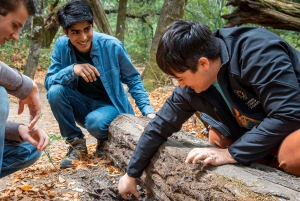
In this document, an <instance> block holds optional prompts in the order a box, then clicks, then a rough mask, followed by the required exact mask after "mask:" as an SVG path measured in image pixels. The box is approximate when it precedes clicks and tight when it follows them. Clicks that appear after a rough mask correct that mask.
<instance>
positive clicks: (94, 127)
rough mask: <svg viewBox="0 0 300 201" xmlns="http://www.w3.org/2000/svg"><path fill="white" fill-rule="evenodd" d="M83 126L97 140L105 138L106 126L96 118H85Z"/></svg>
mask: <svg viewBox="0 0 300 201" xmlns="http://www.w3.org/2000/svg"><path fill="white" fill-rule="evenodd" d="M84 126H85V128H86V129H87V131H88V132H89V133H90V134H91V135H93V136H94V137H95V138H97V139H103V138H106V137H107V131H108V125H105V124H104V123H103V121H97V119H96V118H86V119H85V125H84Z"/></svg>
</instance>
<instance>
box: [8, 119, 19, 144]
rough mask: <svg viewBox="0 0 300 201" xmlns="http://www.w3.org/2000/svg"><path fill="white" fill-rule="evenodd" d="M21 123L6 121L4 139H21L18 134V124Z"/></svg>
mask: <svg viewBox="0 0 300 201" xmlns="http://www.w3.org/2000/svg"><path fill="white" fill-rule="evenodd" d="M20 125H21V123H16V122H11V121H7V122H6V126H5V139H6V140H13V141H18V142H20V141H22V139H21V137H20V134H19V126H20Z"/></svg>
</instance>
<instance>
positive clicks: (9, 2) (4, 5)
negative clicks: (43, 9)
mask: <svg viewBox="0 0 300 201" xmlns="http://www.w3.org/2000/svg"><path fill="white" fill-rule="evenodd" d="M22 4H23V5H24V6H25V8H26V10H27V12H28V15H35V13H36V8H35V4H34V1H33V0H0V15H2V16H6V15H7V14H8V13H9V12H14V11H16V10H17V9H18V8H19V7H20V6H21V5H22Z"/></svg>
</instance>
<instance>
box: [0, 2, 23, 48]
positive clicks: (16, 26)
mask: <svg viewBox="0 0 300 201" xmlns="http://www.w3.org/2000/svg"><path fill="white" fill-rule="evenodd" d="M27 19H28V12H27V10H26V8H25V6H24V5H23V4H21V6H20V7H19V8H18V9H17V10H16V11H14V12H9V13H8V14H7V15H6V16H2V15H0V44H1V45H3V44H4V43H5V42H7V41H9V40H11V39H12V40H18V39H19V33H20V29H21V28H22V26H23V25H24V24H25V22H26V20H27Z"/></svg>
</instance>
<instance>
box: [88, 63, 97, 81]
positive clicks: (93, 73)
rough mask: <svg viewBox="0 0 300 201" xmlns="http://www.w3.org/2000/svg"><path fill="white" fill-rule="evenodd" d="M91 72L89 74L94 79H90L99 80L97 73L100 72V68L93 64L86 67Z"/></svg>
mask: <svg viewBox="0 0 300 201" xmlns="http://www.w3.org/2000/svg"><path fill="white" fill-rule="evenodd" d="M86 70H87V71H88V73H89V75H90V76H91V78H92V80H90V81H91V82H92V81H96V80H97V77H96V76H97V73H98V74H99V72H98V70H97V69H96V68H95V67H94V66H92V65H89V68H87V69H86Z"/></svg>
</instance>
